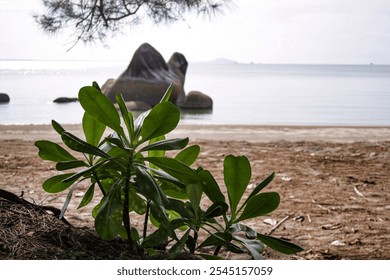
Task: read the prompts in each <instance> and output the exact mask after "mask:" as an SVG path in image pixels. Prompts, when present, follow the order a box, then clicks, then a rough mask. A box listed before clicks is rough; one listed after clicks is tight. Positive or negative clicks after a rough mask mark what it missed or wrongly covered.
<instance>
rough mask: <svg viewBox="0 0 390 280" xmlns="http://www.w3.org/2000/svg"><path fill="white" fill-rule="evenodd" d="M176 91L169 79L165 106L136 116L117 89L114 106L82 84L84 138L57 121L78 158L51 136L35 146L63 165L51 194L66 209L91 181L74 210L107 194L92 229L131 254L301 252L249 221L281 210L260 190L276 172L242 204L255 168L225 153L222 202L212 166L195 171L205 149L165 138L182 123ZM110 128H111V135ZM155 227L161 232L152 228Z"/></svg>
mask: <svg viewBox="0 0 390 280" xmlns="http://www.w3.org/2000/svg"><path fill="white" fill-rule="evenodd" d="M171 92H172V85H171V86H170V87H169V88H168V90H167V92H166V93H165V95H164V97H163V98H162V100H161V102H160V103H159V104H157V105H156V106H155V107H154V108H153V109H151V110H149V111H147V112H144V113H142V114H141V115H139V116H138V117H137V118H136V119H135V120H134V118H133V115H132V113H131V112H128V110H127V108H126V106H125V103H124V100H123V98H122V96H121V95H120V94H118V95H117V96H116V100H117V102H118V105H119V112H118V110H117V109H116V108H115V107H114V105H113V104H112V102H111V101H110V100H109V99H108V98H107V97H106V96H105V95H104V94H103V93H102V92H101V90H100V88H99V86H98V85H97V84H96V83H94V84H93V86H87V87H83V88H81V89H80V91H79V101H80V104H81V106H82V107H83V109H84V110H85V113H84V116H83V119H82V127H83V132H84V136H85V140H83V139H80V138H78V137H77V136H75V135H73V134H71V133H70V132H68V131H66V130H65V129H64V128H63V127H62V126H61V125H60V124H58V123H57V122H55V121H52V126H53V128H54V129H55V130H56V131H57V132H58V133H59V135H60V136H61V139H62V141H63V143H64V144H65V146H66V147H67V148H68V150H69V149H70V150H71V151H73V152H76V153H78V154H79V155H81V156H78V157H76V156H74V155H72V154H71V153H70V152H69V151H68V150H67V149H65V148H63V147H62V146H60V145H59V144H57V143H54V142H51V141H46V140H42V141H37V142H36V143H35V145H36V146H37V147H38V148H39V156H40V157H41V158H42V159H43V160H50V161H53V162H55V163H56V169H57V170H58V171H60V173H59V174H58V175H55V176H53V177H51V178H48V179H47V180H46V181H45V182H44V183H43V188H44V190H45V191H47V192H49V193H58V192H62V191H65V190H68V195H67V198H66V201H65V203H64V206H63V209H62V213H61V215H63V214H64V212H65V211H66V209H67V206H68V205H69V202H70V200H71V198H72V194H73V192H74V191H75V190H76V189H77V188H78V187H79V186H80V184H79V183H80V182H82V181H87V182H89V188H88V190H87V191H86V192H85V195H84V197H83V198H82V200H81V202H80V205H79V206H78V208H82V207H84V206H86V205H88V204H89V203H90V202H91V200H92V198H93V196H94V195H95V194H96V192H100V193H101V197H102V198H101V200H100V202H99V203H98V204H97V205H95V206H94V208H93V211H92V215H93V217H94V218H95V229H96V232H97V234H98V236H99V237H100V238H102V239H104V240H110V239H113V238H115V237H118V236H122V237H124V238H126V239H127V240H128V244H129V252H130V253H131V254H138V255H139V254H156V253H158V252H157V251H158V250H161V248H163V249H164V248H169V250H168V251H169V253H170V254H172V255H173V256H175V255H176V254H178V253H182V252H184V251H187V252H191V253H193V254H197V252H198V251H199V250H200V249H202V248H204V247H211V246H212V247H214V248H215V249H214V254H213V255H207V254H200V255H201V256H202V257H203V258H209V259H210V258H211V259H212V258H218V254H219V252H220V249H221V248H222V247H224V248H225V249H226V250H228V251H231V252H234V253H249V254H250V255H251V256H252V258H254V259H260V258H261V254H262V252H263V250H264V244H266V245H268V246H269V247H271V248H273V249H275V250H277V251H280V252H283V253H286V254H293V253H296V252H299V251H301V250H302V248H300V247H299V246H297V245H294V244H292V243H289V242H286V241H283V240H280V239H277V238H274V237H270V236H266V235H263V234H260V233H257V232H256V231H254V230H253V229H251V228H250V227H248V226H247V225H245V224H244V222H245V221H246V220H248V219H253V218H257V217H260V216H262V215H266V214H269V213H270V212H272V211H273V210H275V209H276V208H277V207H278V206H279V202H280V197H279V195H278V193H276V192H261V191H262V190H263V189H264V188H265V187H266V186H267V185H268V184H269V183H270V182H271V181H272V179H273V177H274V174H271V175H270V176H269V177H268V178H266V179H265V180H264V181H263V182H261V183H260V184H258V185H257V187H256V188H255V189H254V190H253V191H252V192H251V193H250V195H249V197H248V198H247V199H245V200H244V201H242V196H243V194H244V193H245V192H246V190H247V186H248V184H249V181H250V179H251V166H250V163H249V161H248V159H247V158H246V157H245V156H238V157H235V156H233V155H229V156H227V157H226V158H225V160H224V181H225V185H226V188H227V193H228V198H227V199H226V198H225V196H224V195H223V193H222V192H221V188H220V186H218V184H217V182H216V180H215V179H214V178H213V176H212V174H211V173H210V172H209V171H207V170H205V169H203V168H202V167H198V168H197V169H194V168H192V167H191V165H192V164H193V163H194V162H195V161H196V159H197V157H198V154H199V151H200V147H199V146H198V145H192V146H188V143H189V139H188V138H177V139H166V137H165V136H166V134H168V133H169V132H171V131H172V130H174V129H175V128H176V126H177V124H178V123H179V120H180V111H179V109H178V108H177V107H176V106H175V105H174V104H172V103H170V102H169V101H168V100H169V98H170V95H171ZM107 128H109V129H110V132H111V133H110V134H107V133H105V131H106V129H107ZM104 135H108V136H104ZM173 150H176V151H178V153H177V154H176V156H174V157H170V156H168V155H167V154H166V152H167V151H173ZM204 196H207V197H208V198H209V199H210V201H211V202H212V204H211V206H210V207H208V208H207V209H202V208H201V200H202V198H203V197H204ZM129 213H135V214H136V215H141V216H143V218H144V226H143V228H142V229H138V228H136V227H134V226H132V224H131V220H130V215H129ZM150 223H152V224H153V225H154V226H155V230H154V231H153V232H151V233H148V232H147V226H148V224H150ZM200 231H204V232H205V233H206V236H207V238H206V239H204V240H202V241H200V240H198V236H199V233H200ZM179 233H180V234H179ZM168 245H169V246H168ZM157 248H159V249H157Z"/></svg>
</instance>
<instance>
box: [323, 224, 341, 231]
mask: <svg viewBox="0 0 390 280" xmlns="http://www.w3.org/2000/svg"><path fill="white" fill-rule="evenodd" d="M341 227H342V225H341V224H326V225H322V226H321V229H324V230H334V229H338V228H341Z"/></svg>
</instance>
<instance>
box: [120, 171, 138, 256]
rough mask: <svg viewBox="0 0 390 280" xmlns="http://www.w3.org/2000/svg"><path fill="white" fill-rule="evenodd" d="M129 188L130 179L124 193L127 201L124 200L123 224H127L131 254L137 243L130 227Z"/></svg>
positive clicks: (127, 180)
mask: <svg viewBox="0 0 390 280" xmlns="http://www.w3.org/2000/svg"><path fill="white" fill-rule="evenodd" d="M129 189H130V179H126V183H125V188H124V193H125V201H124V202H123V217H122V220H123V224H124V226H125V230H126V234H127V240H128V241H129V251H130V253H131V254H134V253H135V244H134V240H133V238H132V237H131V227H130V216H129Z"/></svg>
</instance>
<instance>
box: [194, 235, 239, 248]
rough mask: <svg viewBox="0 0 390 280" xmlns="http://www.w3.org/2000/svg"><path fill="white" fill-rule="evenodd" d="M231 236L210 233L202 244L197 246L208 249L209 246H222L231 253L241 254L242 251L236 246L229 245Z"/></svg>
mask: <svg viewBox="0 0 390 280" xmlns="http://www.w3.org/2000/svg"><path fill="white" fill-rule="evenodd" d="M232 240H233V236H232V235H231V234H230V233H229V232H217V233H212V234H211V235H210V236H209V237H208V238H206V240H205V241H203V242H202V244H200V245H199V248H203V247H209V246H224V247H225V248H226V249H228V250H229V251H230V252H232V253H243V252H244V251H243V250H242V249H241V248H240V247H238V246H237V245H235V244H233V243H231V241H232Z"/></svg>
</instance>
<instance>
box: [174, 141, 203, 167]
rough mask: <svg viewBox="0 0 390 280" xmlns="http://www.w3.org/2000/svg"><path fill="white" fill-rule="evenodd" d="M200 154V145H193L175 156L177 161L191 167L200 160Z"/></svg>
mask: <svg viewBox="0 0 390 280" xmlns="http://www.w3.org/2000/svg"><path fill="white" fill-rule="evenodd" d="M199 152H200V147H199V146H198V145H192V146H189V147H187V148H185V149H184V150H182V151H181V152H180V153H178V154H177V155H176V156H175V159H177V160H179V161H181V162H182V163H185V164H187V165H188V166H191V165H192V164H193V163H194V162H195V161H196V159H197V158H198V155H199Z"/></svg>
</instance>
